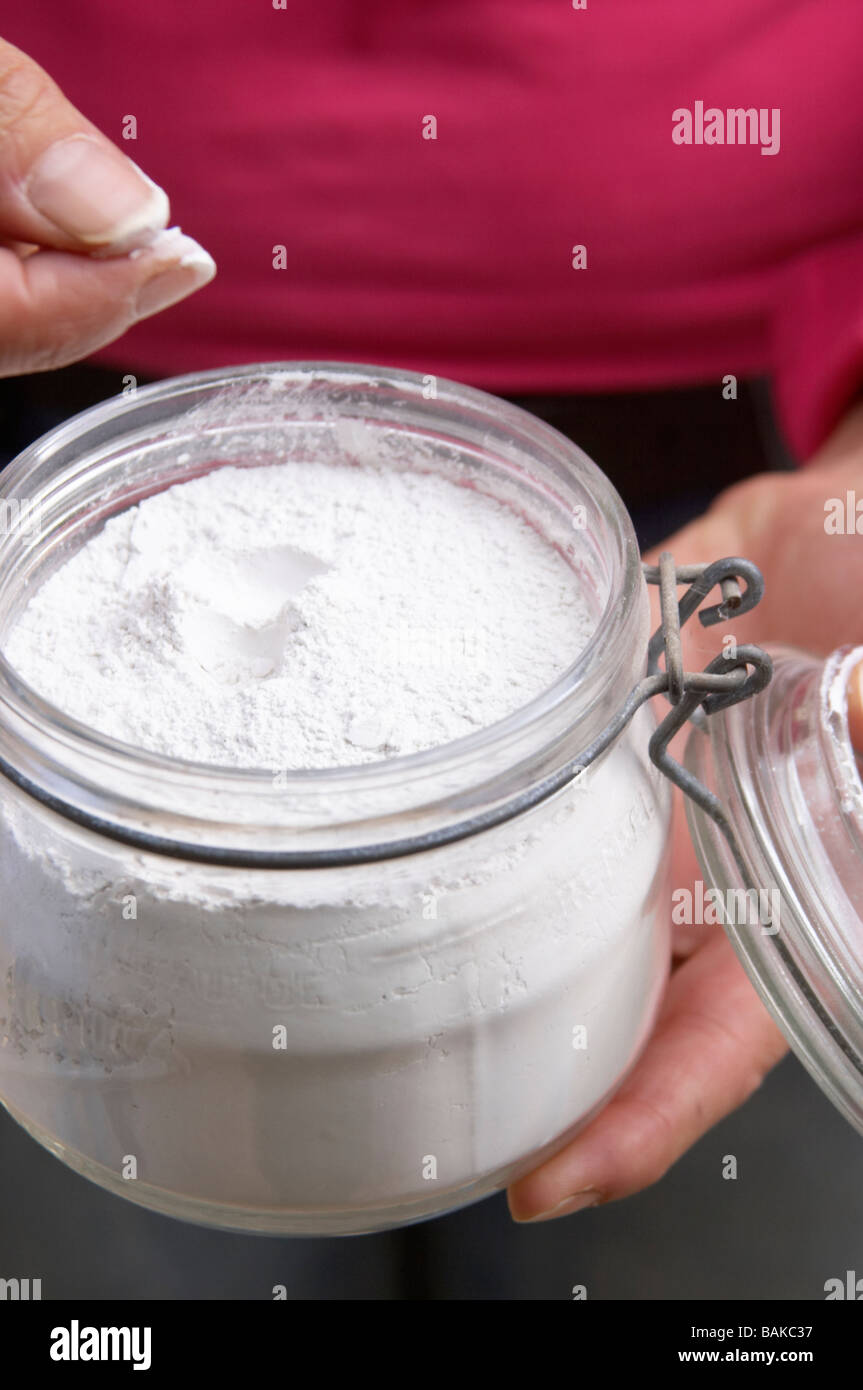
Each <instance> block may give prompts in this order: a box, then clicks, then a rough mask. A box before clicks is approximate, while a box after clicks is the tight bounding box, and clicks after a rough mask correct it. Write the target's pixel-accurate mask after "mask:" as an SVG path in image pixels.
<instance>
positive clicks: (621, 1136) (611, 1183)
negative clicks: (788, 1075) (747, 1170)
mask: <svg viewBox="0 0 863 1390" xmlns="http://www.w3.org/2000/svg"><path fill="white" fill-rule="evenodd" d="M715 930H716V931H717V933H718V934H717V935H716V936H714V938H713V939H712V940H711V941H709V942H708V944H707V945H706V946H704V947H703V948H702V949H701V950H700V951H698V952H696V954H695V955H693V956H692V957H691V958H690V959H689V960H688V961H686V963H685V964H684V965H682V966H681V967H680V969H679V970H678V971H677V972H676V973H675V974H674V975H673V976H672V978H671V982H670V984H669V987H668V993H667V996H666V1000H665V1003H664V1006H663V1010H662V1014H661V1017H660V1021H659V1023H658V1025H657V1028H656V1030H655V1032H654V1034H653V1036H652V1037H651V1039H650V1042H649V1043H648V1046H647V1050H646V1051H645V1053H644V1055H643V1057H642V1058H641V1060H640V1061H639V1062H638V1064H637V1065H636V1068H635V1070H634V1071H633V1073H632V1075H631V1076H630V1077H629V1078H628V1080H627V1081H626V1082H624V1085H623V1087H622V1088H621V1090H620V1091H619V1092H618V1094H617V1095H616V1096H615V1097H614V1098H613V1099H612V1101H611V1102H610V1103H609V1105H607V1106H606V1107H605V1109H604V1110H603V1111H602V1112H601V1113H600V1114H599V1115H598V1116H597V1118H596V1119H595V1120H594V1121H593V1122H592V1123H591V1124H590V1125H589V1126H588V1127H587V1129H585V1130H584V1132H583V1133H581V1134H579V1135H578V1136H577V1137H576V1138H575V1139H574V1140H573V1141H572V1143H571V1144H569V1145H567V1147H566V1148H565V1149H563V1150H562V1151H561V1152H560V1153H559V1154H557V1155H555V1157H554V1158H551V1159H549V1161H548V1162H547V1163H544V1164H543V1165H542V1167H541V1168H538V1169H537V1170H536V1171H535V1172H533V1173H529V1174H528V1175H527V1176H526V1177H524V1178H522V1179H521V1180H520V1181H519V1182H517V1183H515V1184H514V1185H513V1186H512V1187H511V1188H510V1193H509V1202H510V1210H511V1212H512V1215H513V1217H514V1218H515V1220H517V1221H530V1220H539V1219H548V1218H551V1217H556V1216H565V1215H567V1214H568V1213H569V1212H571V1211H577V1210H579V1209H580V1208H582V1207H586V1206H595V1205H597V1204H598V1203H600V1202H609V1201H614V1200H616V1199H617V1198H619V1197H627V1196H629V1195H630V1194H631V1193H633V1192H638V1191H640V1190H641V1188H644V1187H648V1186H649V1185H650V1184H651V1183H654V1182H656V1181H657V1180H658V1179H659V1178H661V1177H662V1175H663V1173H665V1172H666V1170H667V1169H668V1168H669V1167H670V1166H671V1164H672V1163H674V1162H675V1160H676V1159H678V1158H679V1157H680V1155H681V1154H682V1153H684V1152H685V1151H686V1149H688V1148H689V1147H690V1145H692V1144H693V1143H694V1142H695V1141H696V1139H698V1138H700V1137H701V1135H702V1134H704V1133H705V1132H706V1131H707V1130H708V1129H710V1127H711V1126H712V1125H714V1124H716V1122H717V1121H718V1120H720V1119H722V1117H723V1116H724V1115H727V1114H728V1113H729V1111H731V1110H733V1109H735V1108H736V1107H737V1106H738V1105H742V1103H743V1102H744V1101H745V1100H746V1099H747V1097H748V1096H750V1095H751V1094H752V1092H753V1091H754V1090H755V1089H756V1088H757V1087H758V1086H759V1085H760V1083H761V1081H762V1080H763V1079H764V1076H765V1075H766V1073H767V1072H768V1071H769V1070H770V1068H771V1067H772V1066H774V1065H775V1064H776V1062H778V1061H779V1059H780V1057H781V1056H782V1054H783V1052H784V1051H785V1046H786V1045H785V1041H784V1039H783V1037H782V1034H781V1033H780V1032H779V1029H778V1028H777V1027H776V1025H775V1024H774V1023H773V1021H772V1020H771V1018H770V1017H769V1015H768V1014H767V1012H766V1011H765V1009H764V1008H763V1006H762V1004H761V1002H760V1000H759V999H758V997H757V995H756V993H755V991H754V989H753V988H752V986H751V985H750V983H749V981H748V979H747V978H746V975H745V974H744V971H743V967H742V966H741V965H740V963H739V961H738V960H737V957H736V956H735V954H734V951H733V949H732V947H731V944H730V943H729V941H728V940H727V938H726V937H725V936H724V934H722V933H721V929H719V928H717V929H715Z"/></svg>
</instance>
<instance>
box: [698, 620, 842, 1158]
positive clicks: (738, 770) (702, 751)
mask: <svg viewBox="0 0 863 1390" xmlns="http://www.w3.org/2000/svg"><path fill="white" fill-rule="evenodd" d="M771 655H772V658H773V670H774V675H773V680H772V681H771V683H770V685H769V686H768V687H767V689H766V690H764V691H762V693H761V694H760V695H759V696H758V697H757V699H755V700H752V701H750V702H748V703H747V704H740V705H733V706H731V707H730V708H729V709H726V710H723V711H721V712H720V713H718V714H716V715H714V716H712V717H711V719H710V720H709V721H708V727H707V728H706V729H704V730H693V732H692V734H691V735H690V738H689V741H688V745H687V763H688V765H689V767H690V769H691V770H692V771H693V772H694V773H695V774H696V776H698V777H699V778H700V780H701V781H702V782H704V783H705V784H706V785H707V786H708V787H709V788H710V789H711V790H712V791H713V792H715V794H716V795H717V796H718V797H719V799H720V801H721V802H722V804H723V806H724V808H725V811H726V815H727V816H728V820H729V823H730V825H731V827H732V829H733V831H734V834H735V837H736V840H737V844H738V846H739V847H740V852H741V856H742V860H743V869H744V870H745V878H744V875H743V874H742V873H741V867H740V865H738V864H737V863H735V861H734V858H733V856H732V854H731V851H730V849H729V846H728V843H727V841H726V840H725V838H724V836H723V835H722V834H721V833H720V832H719V831H718V829H717V826H716V824H715V823H714V822H713V821H712V820H710V819H709V817H707V816H706V815H705V814H704V812H703V811H702V810H700V809H699V807H698V806H696V805H695V804H694V803H693V802H687V813H688V817H689V822H690V829H691V831H692V836H693V840H694V842H695V846H696V850H697V853H698V857H699V859H700V862H701V865H702V868H703V870H704V874H705V879H706V881H707V882H708V883H709V884H710V885H711V886H712V887H713V888H714V889H715V890H716V891H717V892H718V894H719V901H720V903H721V905H722V908H723V912H722V918H723V924H724V926H725V930H726V932H727V933H728V935H729V936H730V938H731V941H732V943H733V944H734V947H735V950H736V951H737V954H738V955H739V956H740V959H741V960H742V961H743V964H744V966H745V967H746V970H747V973H748V974H749V977H750V979H751V980H752V982H753V984H754V985H755V988H756V989H757V990H758V993H759V994H760V995H761V998H762V1000H763V1001H764V1003H765V1004H766V1005H767V1008H768V1009H769V1010H770V1012H771V1013H772V1014H773V1017H774V1018H775V1020H776V1022H777V1023H778V1025H779V1027H780V1028H781V1029H782V1031H783V1032H784V1034H785V1036H786V1037H787V1039H788V1041H789V1043H790V1044H791V1046H792V1047H793V1049H794V1051H795V1052H796V1053H797V1055H798V1057H799V1058H800V1060H801V1061H802V1062H803V1064H804V1066H805V1067H807V1069H808V1070H809V1071H810V1073H811V1074H812V1076H813V1077H814V1078H815V1080H816V1081H817V1082H818V1084H819V1086H820V1087H821V1089H822V1090H823V1091H824V1093H825V1095H827V1096H829V1098H830V1100H831V1101H832V1102H833V1104H834V1105H835V1106H836V1108H837V1109H838V1110H839V1111H840V1113H841V1114H843V1115H844V1116H845V1118H846V1119H847V1120H848V1121H849V1122H850V1123H851V1124H852V1125H854V1126H855V1128H856V1129H858V1130H859V1131H860V1132H861V1133H863V916H861V913H863V782H861V778H860V767H859V763H858V758H857V755H856V754H855V752H854V749H853V747H852V744H851V736H850V731H849V725H848V683H849V680H850V677H851V674H852V672H853V671H854V670H855V669H856V667H857V666H858V665H860V663H861V662H863V647H857V648H851V647H844V648H840V650H839V651H836V652H834V653H833V654H832V655H831V656H830V657H828V658H827V659H826V660H824V661H820V660H818V659H816V658H815V657H813V656H810V655H808V654H807V653H805V652H799V651H795V650H793V649H791V648H787V647H776V648H773V649H772V650H771ZM750 885H751V886H750ZM747 893H748V895H749V896H748V897H744V896H743V894H747ZM756 899H757V900H758V902H756ZM756 906H759V907H762V908H763V909H766V910H762V911H760V912H759V911H756V910H755V909H756Z"/></svg>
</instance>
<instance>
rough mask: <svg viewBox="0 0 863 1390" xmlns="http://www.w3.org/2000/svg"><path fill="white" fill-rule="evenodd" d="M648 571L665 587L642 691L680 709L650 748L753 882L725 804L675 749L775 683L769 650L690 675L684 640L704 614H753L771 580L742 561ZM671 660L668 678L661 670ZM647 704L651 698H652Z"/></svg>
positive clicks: (668, 561) (742, 649)
mask: <svg viewBox="0 0 863 1390" xmlns="http://www.w3.org/2000/svg"><path fill="white" fill-rule="evenodd" d="M642 569H643V571H644V577H645V579H646V580H647V582H648V584H657V585H658V586H659V603H660V612H661V622H660V625H659V627H658V628H657V629H656V631H655V632H654V634H653V636H652V637H651V639H650V642H649V644H648V648H647V676H646V678H645V680H644V681H643V682H642V683H641V686H640V687H636V691H639V690H641V689H646V688H650V691H651V693H652V694H659V693H664V694H665V695H666V697H667V698H668V700H669V701H670V703H671V706H672V708H671V710H670V712H669V713H668V714H667V715H666V717H665V718H664V719H663V720H662V722H661V723H660V725H659V727H658V728H657V729H656V731H655V732H654V734H653V737H652V738H651V740H650V743H649V745H648V748H649V752H650V757H651V760H652V762H654V763H655V764H656V766H657V767H658V768H659V770H660V771H661V772H662V773H664V774H665V776H666V777H668V778H669V779H670V780H671V781H672V782H674V784H675V785H676V786H678V787H680V789H681V791H682V792H684V794H685V795H686V796H688V797H690V798H691V799H692V800H693V801H694V802H696V803H697V804H698V805H699V806H700V807H701V809H702V810H703V811H705V812H706V813H707V814H708V815H709V816H710V817H711V818H712V819H713V820H714V821H715V822H716V824H717V825H718V826H719V828H720V830H721V831H722V833H723V834H724V836H725V839H726V840H727V842H728V845H729V848H730V849H731V851H732V853H733V855H734V859H735V862H736V864H737V867H738V869H739V870H740V873H741V875H742V877H743V879H744V881H746V882H747V883H748V882H749V873H748V871H747V868H746V864H745V862H744V860H743V857H742V855H741V852H740V847H739V845H738V844H737V839H736V837H735V835H734V832H733V830H732V829H731V826H730V824H729V821H728V818H727V816H726V815H725V812H724V810H723V808H722V803H721V802H720V801H719V799H718V798H717V797H716V796H714V794H713V792H711V791H709V790H708V788H707V787H705V786H704V784H703V782H700V781H699V779H698V778H697V777H696V776H694V774H693V773H691V772H690V771H688V769H687V768H685V767H683V766H682V765H681V764H680V763H678V762H677V761H676V760H675V759H674V758H672V756H671V754H670V753H669V751H668V745H669V744H670V742H671V740H672V739H673V738H674V735H675V734H676V733H677V732H678V731H679V730H680V729H681V728H682V727H683V725H684V724H685V723H686V722H687V720H690V721H691V722H693V723H694V724H697V725H699V726H700V727H703V726H704V722H705V718H706V716H708V715H711V714H714V713H715V712H716V711H717V710H720V709H727V707H728V706H729V705H736V704H738V703H739V701H741V700H748V699H749V698H750V697H751V696H752V695H757V694H758V692H759V691H761V690H763V689H764V687H765V686H766V685H767V684H768V683H769V681H770V679H771V677H772V675H773V663H772V661H771V660H770V657H769V656H768V654H767V652H765V651H764V650H763V648H761V647H756V646H751V645H749V646H737V645H734V646H733V647H732V648H731V649H730V650H729V651H728V652H722V653H720V654H719V655H718V656H715V657H714V658H713V660H712V661H711V662H710V663H709V664H708V665H707V666H706V667H705V669H704V670H703V671H686V670H684V668H683V647H682V643H681V638H680V629H681V627H682V626H683V624H684V623H685V622H687V620H688V619H689V618H691V617H692V615H693V613H695V612H696V611H698V620H699V622H700V623H701V625H702V627H712V626H714V624H716V623H721V622H724V621H726V619H728V618H730V617H742V615H743V614H744V613H748V612H749V611H750V610H751V609H752V608H754V607H755V606H756V604H758V603H760V601H761V599H762V597H763V595H764V579H763V576H762V574H761V571H760V570H759V569H758V568H757V566H756V565H753V564H752V562H751V561H750V560H742V559H740V558H739V557H738V556H729V557H728V558H726V559H724V560H714V561H713V563H712V564H707V565H681V566H680V567H677V566H676V565H675V563H674V557H673V556H672V554H671V552H670V551H668V550H664V551H663V552H662V554H661V555H660V557H659V564H658V565H643V566H642ZM741 581H742V582H743V584H744V586H745V587H744V588H743V589H741V587H740V586H741ZM681 584H687V585H688V586H689V587H688V588H687V590H686V593H685V594H684V595H683V597H682V598H681V599H680V600H679V601H678V597H677V590H678V588H679V587H680V585H681ZM717 584H718V585H719V587H720V589H721V592H722V600H721V602H720V603H717V604H714V605H713V606H712V607H710V608H701V604H702V603H703V602H704V600H705V598H706V597H707V595H708V594H709V593H710V592H711V590H712V589H714V588H715V587H716V585H717ZM663 653H664V656H665V670H664V671H662V670H660V666H659V660H660V657H661V656H662V655H663ZM636 691H633V695H634V694H635V693H636ZM643 698H644V699H647V698H649V695H648V694H646V693H645V694H644V696H643ZM639 703H641V700H639Z"/></svg>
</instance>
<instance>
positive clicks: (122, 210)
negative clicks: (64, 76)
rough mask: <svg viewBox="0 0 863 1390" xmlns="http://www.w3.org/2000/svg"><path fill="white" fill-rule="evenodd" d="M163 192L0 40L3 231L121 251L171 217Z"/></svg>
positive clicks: (73, 246)
mask: <svg viewBox="0 0 863 1390" xmlns="http://www.w3.org/2000/svg"><path fill="white" fill-rule="evenodd" d="M169 210H170V209H169V204H168V199H167V196H166V195H165V193H164V192H163V191H162V189H160V188H159V187H158V186H157V185H156V184H154V183H153V182H152V180H151V179H149V178H148V177H147V176H146V174H144V173H143V172H142V171H141V170H140V169H139V168H138V167H137V165H136V164H134V163H133V162H132V160H130V159H128V158H127V157H126V155H124V154H123V153H121V151H120V150H119V149H117V147H116V146H115V145H113V144H112V143H111V141H110V140H108V139H107V138H106V137H105V136H104V135H103V134H102V133H101V132H100V131H99V130H97V129H96V127H95V126H94V125H92V124H91V123H90V121H88V120H86V119H85V118H84V117H83V116H82V115H81V114H80V112H79V111H77V110H76V109H75V107H74V106H73V105H72V103H71V102H69V101H67V99H66V98H65V97H64V95H63V93H62V92H61V91H60V89H59V87H58V86H57V84H56V83H55V82H54V81H52V79H51V78H50V77H49V76H48V74H47V73H46V72H44V71H43V70H42V68H40V67H39V65H38V64H37V63H34V62H33V61H32V59H30V58H28V57H27V55H26V54H25V53H22V52H21V50H20V49H18V48H15V47H14V46H13V45H12V44H9V43H4V42H3V41H2V40H0V238H2V240H3V241H4V242H7V243H8V242H10V241H13V242H28V243H36V244H38V245H39V246H50V247H55V248H57V249H61V250H69V251H79V252H80V251H89V252H94V251H101V252H103V253H104V252H108V253H112V254H113V253H118V252H123V251H126V250H129V249H130V248H132V247H134V246H142V245H145V244H146V243H147V242H148V241H150V240H152V238H153V236H154V235H155V234H156V233H157V232H159V231H161V230H162V229H163V228H164V227H166V226H167V223H168V215H169Z"/></svg>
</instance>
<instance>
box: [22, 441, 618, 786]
mask: <svg viewBox="0 0 863 1390" xmlns="http://www.w3.org/2000/svg"><path fill="white" fill-rule="evenodd" d="M592 625H593V623H592V618H591V614H590V612H589V609H588V607H587V604H586V602H585V600H584V598H583V596H582V595H581V593H580V592H579V589H578V587H577V586H576V584H575V583H574V579H573V575H572V572H571V570H570V569H569V567H568V565H567V563H566V561H565V560H564V559H563V558H562V557H561V556H559V555H558V554H557V553H556V551H554V550H553V549H552V548H551V547H550V546H548V545H547V544H546V543H545V542H543V541H542V540H541V538H540V537H539V536H538V535H537V534H536V533H535V532H534V531H533V530H532V529H531V527H530V526H529V525H528V524H527V523H526V522H524V521H523V520H521V518H519V517H518V516H517V515H516V514H515V513H514V512H513V511H511V510H510V509H509V508H507V507H505V506H503V505H502V504H500V503H499V502H497V501H495V500H494V499H492V498H490V497H486V496H484V495H482V494H480V493H478V492H476V491H474V490H472V489H469V488H466V487H458V486H456V485H455V484H453V483H450V482H448V481H447V480H446V479H444V478H440V477H436V476H433V475H431V474H413V473H408V472H396V471H394V470H387V471H379V472H373V471H370V470H368V469H360V468H351V467H347V466H339V465H337V464H327V463H320V462H297V463H292V464H289V465H282V466H275V467H270V468H263V469H262V468H255V469H240V468H221V469H219V470H217V471H216V472H214V473H211V474H209V475H208V476H206V477H202V478H198V479H196V480H195V481H193V482H189V483H185V484H182V485H179V486H175V487H173V488H170V489H169V490H167V491H165V492H163V493H160V494H158V495H157V496H154V497H150V498H148V499H147V500H146V501H144V502H142V503H141V504H140V505H138V506H137V507H134V508H131V509H130V510H128V511H126V512H123V513H121V514H120V515H119V516H117V517H114V518H113V519H111V520H110V521H108V523H107V524H106V525H105V527H104V529H103V530H102V531H101V533H100V534H99V535H97V536H96V537H95V538H93V539H92V540H91V541H90V542H89V544H87V545H86V546H85V547H84V548H83V549H82V550H81V551H80V552H79V553H78V554H77V555H75V556H74V557H73V558H72V559H70V560H69V561H68V562H67V563H66V564H65V565H63V566H62V568H61V569H60V570H58V571H57V572H56V573H55V574H54V576H53V577H52V578H51V579H49V580H48V581H47V582H46V583H45V584H44V585H43V586H42V588H41V589H40V590H39V592H38V593H37V594H36V595H35V597H34V598H33V599H32V601H31V603H30V605H29V607H28V609H27V611H26V612H25V614H24V615H23V617H22V619H21V620H20V622H19V623H18V625H17V626H16V628H15V629H14V631H13V633H12V635H11V638H10V641H9V643H8V648H7V655H8V658H9V660H10V661H11V663H12V664H13V666H15V667H16V668H17V669H18V671H19V672H20V673H21V674H22V675H23V676H24V678H25V679H26V680H28V681H29V682H30V684H31V685H33V686H34V687H35V688H36V689H37V690H38V691H39V693H40V694H41V695H42V696H44V697H45V698H47V699H49V700H51V701H52V702H53V703H55V704H58V705H60V706H61V707H62V708H63V709H64V710H66V711H67V712H68V713H70V714H73V715H75V716H76V717H77V718H78V719H80V720H82V721H83V722H84V723H86V724H89V725H91V726H93V727H96V728H98V729H100V730H101V731H102V732H104V733H107V734H111V735H113V736H114V737H116V738H119V739H121V740H122V741H124V742H126V743H131V744H134V745H135V746H137V747H141V748H147V749H151V750H153V751H155V752H158V753H162V754H167V755H169V756H173V757H178V758H185V759H191V760H193V761H197V762H208V763H217V764H220V765H223V766H234V767H237V766H240V767H283V768H311V767H325V766H336V765H344V764H351V763H360V762H367V761H371V760H373V759H380V758H381V757H384V756H390V755H394V754H405V753H413V752H417V751H419V750H420V749H423V748H428V747H431V746H434V745H437V744H442V743H447V742H450V741H452V740H453V739H456V738H459V737H461V736H462V735H464V734H469V733H471V732H473V731H474V730H476V729H477V728H482V727H484V726H487V725H490V724H493V723H495V722H496V721H497V720H499V719H502V718H503V717H504V716H505V715H507V714H510V713H512V712H513V711H514V710H515V709H517V708H518V707H519V706H520V705H524V704H526V703H527V702H528V701H529V700H530V699H531V698H532V697H533V696H535V695H537V694H539V693H540V692H541V691H542V690H543V689H544V688H545V687H547V686H549V685H551V684H552V682H553V681H554V679H555V678H556V677H557V676H558V675H560V674H561V672H562V671H564V670H565V669H566V667H567V666H568V665H569V664H570V662H572V661H573V660H574V659H575V657H576V656H577V655H578V653H579V651H580V650H581V649H582V647H583V646H584V644H585V642H586V641H587V639H588V637H589V636H590V632H591V628H592Z"/></svg>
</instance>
